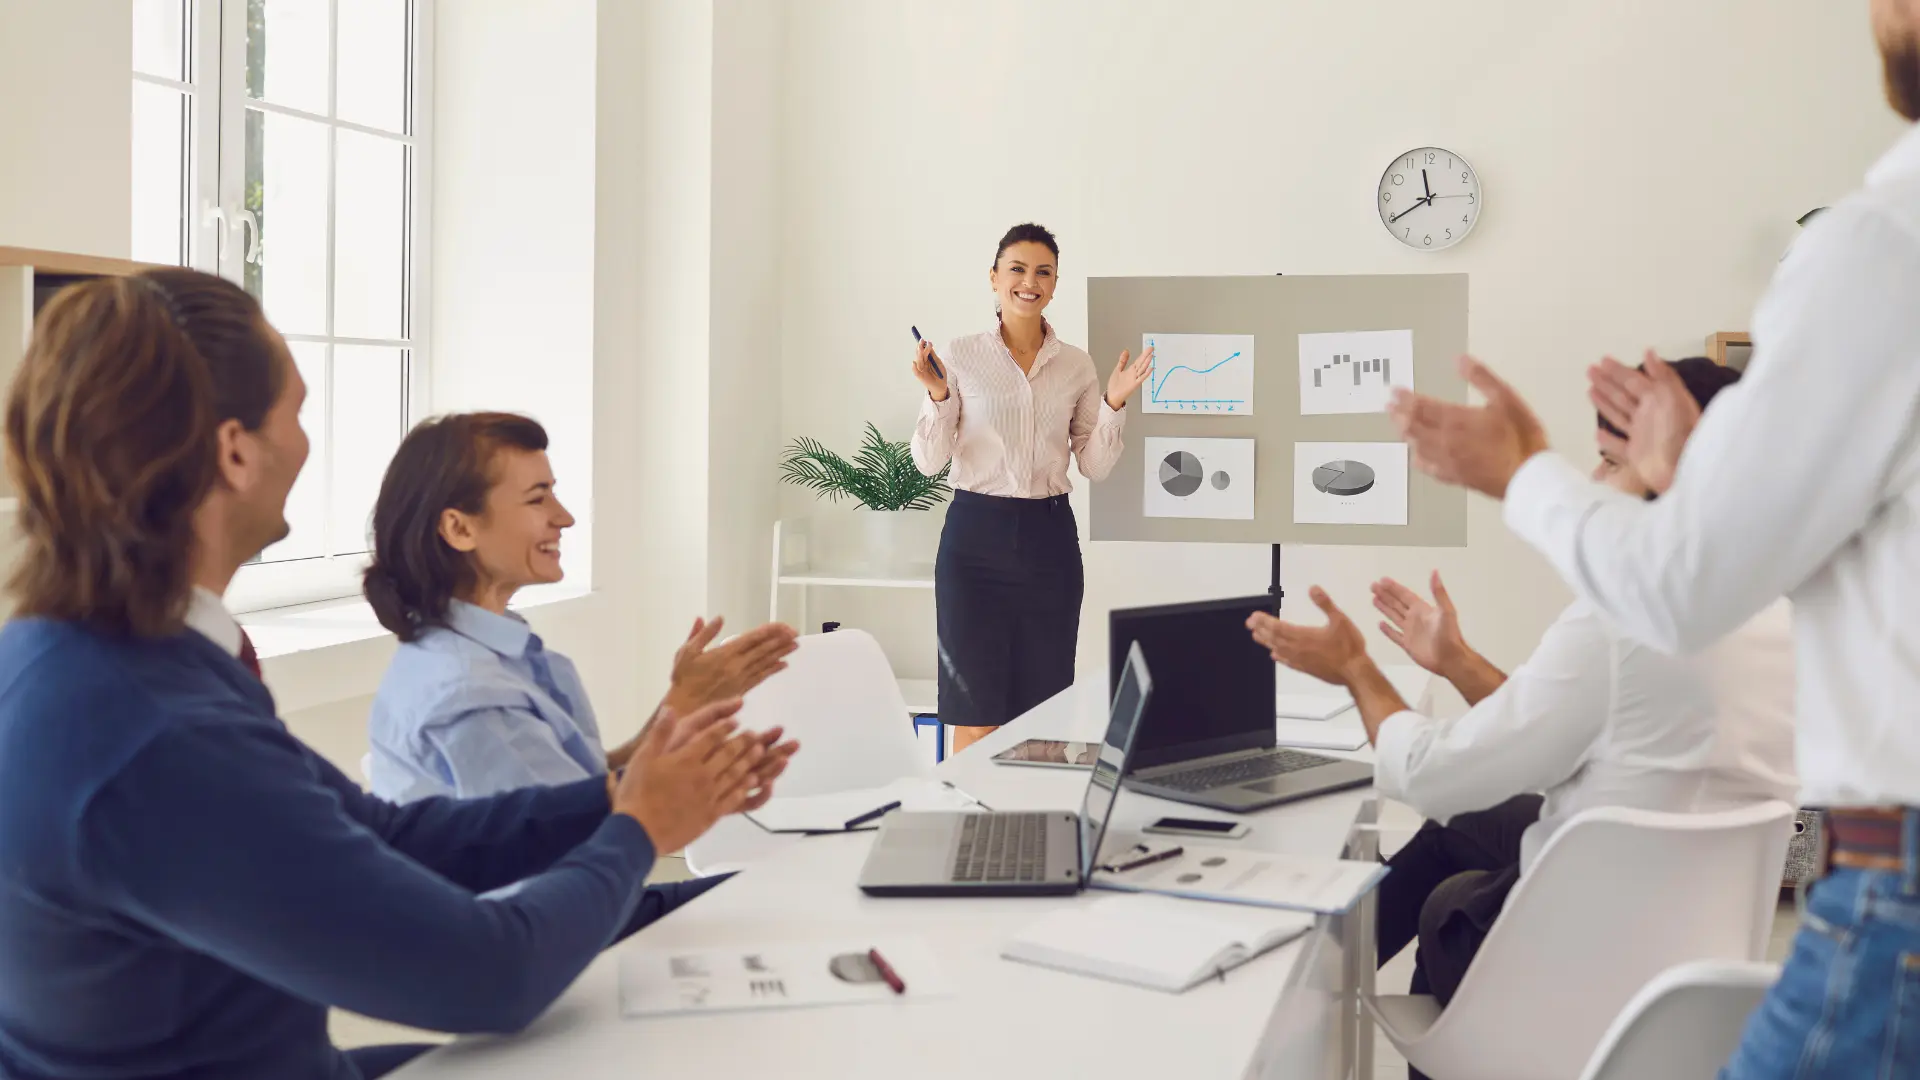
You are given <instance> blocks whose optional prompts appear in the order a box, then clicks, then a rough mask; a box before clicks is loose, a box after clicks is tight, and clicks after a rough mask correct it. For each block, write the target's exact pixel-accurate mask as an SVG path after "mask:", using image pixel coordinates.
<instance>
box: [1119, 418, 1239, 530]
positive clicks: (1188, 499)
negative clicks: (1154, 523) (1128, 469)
mask: <svg viewBox="0 0 1920 1080" xmlns="http://www.w3.org/2000/svg"><path fill="white" fill-rule="evenodd" d="M1146 455H1147V467H1146V468H1145V469H1143V470H1141V471H1142V472H1143V473H1145V475H1146V484H1145V493H1144V495H1143V499H1142V502H1141V508H1140V513H1141V516H1143V517H1150V518H1212V519H1215V520H1224V521H1252V520H1253V456H1254V455H1253V440H1252V439H1168V438H1149V439H1147V440H1146Z"/></svg>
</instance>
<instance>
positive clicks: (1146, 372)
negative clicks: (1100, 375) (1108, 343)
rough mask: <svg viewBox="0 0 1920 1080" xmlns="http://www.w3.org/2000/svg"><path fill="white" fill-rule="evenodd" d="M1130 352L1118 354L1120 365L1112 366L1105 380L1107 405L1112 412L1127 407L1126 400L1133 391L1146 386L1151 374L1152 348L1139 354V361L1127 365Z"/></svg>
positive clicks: (1149, 347)
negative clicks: (1111, 372) (1111, 370)
mask: <svg viewBox="0 0 1920 1080" xmlns="http://www.w3.org/2000/svg"><path fill="white" fill-rule="evenodd" d="M1132 355H1133V354H1132V352H1131V351H1122V352H1121V353H1120V363H1119V364H1117V365H1115V366H1114V369H1113V374H1112V375H1111V376H1109V377H1108V378H1107V404H1108V406H1110V407H1111V408H1112V409H1113V411H1114V412H1119V411H1121V410H1122V409H1125V408H1126V407H1127V399H1128V398H1130V397H1132V396H1133V392H1134V391H1135V390H1138V389H1140V387H1142V386H1143V385H1145V384H1146V381H1147V379H1148V378H1149V377H1150V376H1151V375H1152V374H1153V346H1151V345H1149V346H1147V351H1146V352H1143V353H1141V354H1140V359H1138V360H1134V361H1133V362H1132V363H1128V359H1129V358H1130V357H1131V356H1132Z"/></svg>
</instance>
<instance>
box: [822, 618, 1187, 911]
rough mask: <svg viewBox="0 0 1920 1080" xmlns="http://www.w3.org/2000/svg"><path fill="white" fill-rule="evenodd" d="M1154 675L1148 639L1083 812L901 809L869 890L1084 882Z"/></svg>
mask: <svg viewBox="0 0 1920 1080" xmlns="http://www.w3.org/2000/svg"><path fill="white" fill-rule="evenodd" d="M1152 696H1153V679H1152V678H1151V677H1150V676H1149V675H1148V674H1147V664H1146V661H1145V659H1143V658H1142V657H1141V655H1140V650H1139V649H1134V650H1132V651H1130V652H1128V653H1126V654H1124V655H1123V656H1122V657H1121V659H1120V672H1119V678H1118V679H1117V680H1116V683H1115V686H1114V693H1113V706H1112V709H1111V710H1110V711H1109V713H1108V715H1107V734H1106V738H1105V740H1104V741H1103V742H1102V744H1101V747H1100V756H1099V758H1098V759H1097V760H1096V761H1095V762H1094V765H1093V770H1092V775H1091V776H1089V777H1088V778H1087V792H1086V795H1085V796H1084V797H1083V798H1082V799H1081V803H1080V812H1079V813H1078V814H1072V813H1065V812H1061V811H1051V812H1041V813H1021V812H1014V811H1007V812H999V811H989V812H986V813H975V812H969V811H942V812H937V813H906V812H902V811H895V812H894V813H891V814H888V815H887V817H886V820H885V821H883V822H881V824H880V833H879V835H877V836H875V837H874V840H873V850H872V851H870V852H868V854H867V864H866V866H864V867H863V868H862V869H861V871H860V891H861V892H864V893H866V894H867V895H869V896H1047V895H1053V894H1059V893H1072V892H1077V891H1079V889H1080V887H1081V885H1082V884H1084V883H1085V881H1086V879H1087V875H1088V874H1090V873H1091V872H1092V871H1093V860H1094V858H1095V856H1097V855H1098V854H1099V852H1100V841H1101V840H1102V839H1104V838H1105V837H1106V833H1107V819H1108V818H1109V817H1111V816H1112V814H1113V804H1114V802H1115V801H1116V800H1117V798H1118V795H1119V788H1120V778H1121V777H1123V776H1125V775H1126V774H1127V754H1128V752H1129V750H1130V749H1131V748H1132V746H1133V740H1134V735H1135V733H1136V732H1137V731H1138V730H1139V727H1140V716H1141V713H1142V712H1143V711H1144V710H1145V708H1146V705H1147V701H1148V700H1149V699H1150V698H1151V697H1152Z"/></svg>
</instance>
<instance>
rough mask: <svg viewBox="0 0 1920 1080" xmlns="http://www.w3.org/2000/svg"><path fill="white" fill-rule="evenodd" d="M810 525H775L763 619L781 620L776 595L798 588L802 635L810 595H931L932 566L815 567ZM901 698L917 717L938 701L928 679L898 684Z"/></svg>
mask: <svg viewBox="0 0 1920 1080" xmlns="http://www.w3.org/2000/svg"><path fill="white" fill-rule="evenodd" d="M812 540H813V535H812V530H811V528H810V523H809V522H808V521H807V520H806V519H804V518H801V519H795V520H791V521H776V522H774V523H773V575H772V577H773V587H772V589H771V590H769V591H770V592H771V594H772V595H771V597H770V598H769V600H768V603H767V619H768V621H770V622H778V621H779V620H780V590H781V589H783V588H790V587H792V588H797V589H798V590H799V593H800V612H799V620H798V625H799V626H800V628H801V629H802V630H803V631H804V630H806V629H807V627H809V626H810V625H811V624H810V623H809V622H808V619H807V595H808V593H809V591H810V590H813V589H821V588H826V589H925V590H927V591H929V592H931V591H932V590H933V564H932V563H930V562H908V563H902V564H900V565H897V566H891V567H874V566H858V565H853V564H851V563H842V564H836V563H834V562H833V561H831V560H829V561H825V562H821V563H816V562H814V561H813V558H812V555H813V547H812V543H811V541H812ZM899 681H900V696H901V697H903V698H905V699H906V701H907V708H908V709H909V710H911V711H912V712H913V713H914V714H915V715H927V714H931V713H933V712H934V708H935V703H936V701H937V699H938V693H937V690H936V685H937V684H936V683H935V682H934V681H933V680H932V679H901V680H899Z"/></svg>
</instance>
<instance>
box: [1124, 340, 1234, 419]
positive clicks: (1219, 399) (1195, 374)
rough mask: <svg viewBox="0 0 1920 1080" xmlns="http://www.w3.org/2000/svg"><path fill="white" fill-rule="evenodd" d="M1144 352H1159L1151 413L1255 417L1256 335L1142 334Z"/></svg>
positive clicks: (1150, 385) (1150, 383) (1147, 406)
mask: <svg viewBox="0 0 1920 1080" xmlns="http://www.w3.org/2000/svg"><path fill="white" fill-rule="evenodd" d="M1140 347H1141V348H1142V349H1152V350H1153V370H1152V372H1151V373H1150V375H1149V377H1148V379H1147V385H1146V386H1145V387H1144V389H1145V391H1146V400H1145V401H1144V402H1142V407H1143V408H1144V410H1145V411H1147V412H1150V413H1182V414H1187V415H1208V416H1252V415H1253V362H1254V358H1253V335H1252V334H1142V335H1141V339H1140Z"/></svg>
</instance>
